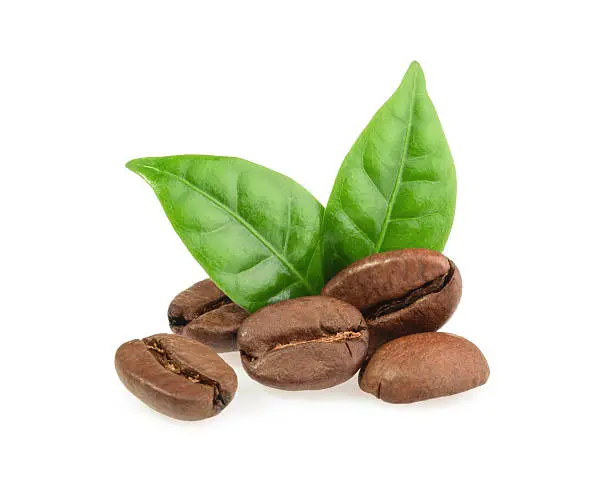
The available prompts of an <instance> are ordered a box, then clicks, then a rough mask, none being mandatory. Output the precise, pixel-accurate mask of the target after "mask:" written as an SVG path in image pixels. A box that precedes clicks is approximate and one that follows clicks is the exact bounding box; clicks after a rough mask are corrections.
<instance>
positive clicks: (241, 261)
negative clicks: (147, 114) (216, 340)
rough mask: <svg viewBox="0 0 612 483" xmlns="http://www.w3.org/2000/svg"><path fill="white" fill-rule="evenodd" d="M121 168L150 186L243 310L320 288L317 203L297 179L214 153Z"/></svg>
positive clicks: (198, 255) (133, 163) (183, 236)
mask: <svg viewBox="0 0 612 483" xmlns="http://www.w3.org/2000/svg"><path fill="white" fill-rule="evenodd" d="M127 167H128V168H129V169H131V170H132V171H134V172H136V173H138V174H139V175H140V176H142V177H143V178H144V179H145V180H146V181H147V182H148V183H149V184H150V185H151V187H152V188H153V190H154V191H155V193H156V195H157V197H158V199H159V201H160V202H161V204H162V206H163V208H164V210H165V212H166V215H167V216H168V218H169V220H170V222H171V223H172V226H173V227H174V230H175V231H176V232H177V234H178V235H179V237H180V238H181V240H183V242H184V243H185V245H186V246H187V248H188V249H189V251H190V252H191V254H192V255H193V256H194V257H195V259H196V260H197V261H198V262H199V263H200V265H202V267H204V269H205V270H206V272H207V273H208V275H209V276H210V278H211V279H212V280H213V281H214V282H215V283H216V284H217V285H218V286H219V287H220V288H221V289H222V290H223V291H224V292H225V293H226V294H227V295H228V296H229V297H230V298H231V299H232V300H233V301H234V302H236V303H237V304H239V305H241V306H242V307H244V308H245V309H246V310H248V311H250V312H253V311H255V310H257V309H258V308H260V307H263V306H265V305H267V304H269V303H272V302H276V301H280V300H284V299H288V298H293V297H299V296H303V295H310V294H316V293H319V292H320V290H321V287H322V284H323V276H322V263H321V260H320V256H321V255H320V250H319V244H320V235H321V222H322V217H323V207H322V206H321V204H320V203H319V202H318V201H317V200H316V199H315V198H314V197H313V196H312V195H311V194H310V193H309V192H308V191H306V189H304V188H303V187H302V186H300V185H299V184H297V183H296V182H295V181H293V180H291V179H289V178H287V177H286V176H283V175H281V174H279V173H276V172H274V171H272V170H269V169H267V168H264V167H263V166H259V165H257V164H254V163H251V162H249V161H246V160H244V159H239V158H228V157H219V156H202V155H184V156H168V157H162V158H141V159H135V160H133V161H130V162H129V163H128V164H127Z"/></svg>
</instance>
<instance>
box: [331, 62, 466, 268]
mask: <svg viewBox="0 0 612 483" xmlns="http://www.w3.org/2000/svg"><path fill="white" fill-rule="evenodd" d="M455 197H456V178H455V167H454V164H453V159H452V157H451V153H450V150H449V147H448V144H447V142H446V138H445V136H444V132H443V131H442V126H441V125H440V121H439V119H438V116H437V114H436V110H435V108H434V106H433V104H432V102H431V100H430V99H429V96H428V95H427V91H426V89H425V77H424V75H423V71H422V69H421V67H420V65H419V64H418V63H416V62H415V63H413V64H412V65H411V66H410V68H409V69H408V72H407V73H406V75H405V76H404V79H403V80H402V83H401V84H400V86H399V87H398V89H397V90H396V91H395V93H394V94H393V95H392V96H391V98H390V99H389V100H388V101H387V102H386V103H385V104H384V105H383V106H382V107H381V108H380V109H379V111H378V112H377V113H376V114H375V115H374V117H373V118H372V120H371V121H370V123H369V124H368V126H367V127H366V128H365V130H364V131H363V132H362V133H361V135H360V136H359V138H358V139H357V141H356V142H355V144H354V145H353V147H352V148H351V150H350V152H349V153H348V155H347V156H346V158H345V160H344V162H343V164H342V166H341V168H340V171H339V173H338V176H337V178H336V182H335V184H334V187H333V190H332V194H331V196H330V199H329V202H328V205H327V208H326V211H325V219H324V225H323V226H324V228H323V230H324V234H323V259H324V263H325V274H326V276H327V278H330V277H332V276H333V275H334V274H335V273H337V272H338V271H339V270H341V269H342V268H344V267H345V266H347V265H348V264H350V263H352V262H354V261H356V260H360V259H362V258H364V257H366V256H368V255H370V254H372V253H378V252H384V251H389V250H395V249H400V248H409V247H413V248H429V249H432V250H438V251H441V250H442V249H443V248H444V245H445V244H446V240H447V238H448V235H449V233H450V230H451V226H452V223H453V217H454V213H455Z"/></svg>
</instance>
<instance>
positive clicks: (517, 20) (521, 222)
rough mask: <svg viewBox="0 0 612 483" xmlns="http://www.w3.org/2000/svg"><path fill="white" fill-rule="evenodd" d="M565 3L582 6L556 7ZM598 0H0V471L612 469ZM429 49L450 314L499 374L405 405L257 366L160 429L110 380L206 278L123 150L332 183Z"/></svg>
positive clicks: (443, 477)
mask: <svg viewBox="0 0 612 483" xmlns="http://www.w3.org/2000/svg"><path fill="white" fill-rule="evenodd" d="M572 5H574V6H572ZM607 7H609V2H605V1H602V2H589V1H581V2H563V1H554V2H553V1H551V2H543V1H529V2H521V1H513V2H484V1H483V2H450V1H449V2H435V1H426V2H424V1H420V2H411V1H403V2H399V1H398V2H387V1H381V0H377V1H376V2H374V1H372V2H357V1H351V2H348V1H347V2H333V1H326V2H317V1H309V2H265V1H257V2H255V1H252V2H249V1H244V2H237V1H224V2H220V1H217V2H204V1H199V2H196V1H193V2H185V1H168V2H156V1H141V2H139V1H127V0H122V1H110V0H106V1H103V2H102V1H100V2H95V1H74V2H68V1H60V0H57V1H52V2H51V1H39V2H34V1H6V2H2V3H1V7H0V55H1V58H0V61H1V68H2V74H1V75H0V86H1V89H0V166H1V171H0V186H1V189H0V201H1V204H0V206H1V210H2V211H1V216H2V232H3V235H2V238H1V241H0V243H1V245H2V246H1V250H0V257H1V267H0V277H1V284H2V290H1V301H2V312H1V313H2V316H1V323H2V326H3V328H4V331H3V333H2V336H1V337H2V349H1V352H2V361H3V364H2V366H3V367H2V382H1V384H0V388H1V389H0V391H1V393H2V395H1V399H0V405H1V406H2V408H1V411H0V414H1V416H0V417H1V418H2V424H1V428H0V435H1V436H0V437H1V438H2V451H1V456H0V460H2V464H1V465H0V479H2V481H7V482H14V481H15V482H21V481H43V479H44V480H45V481H62V482H72V481H79V482H80V481H104V482H108V481H144V480H158V481H170V482H177V483H180V482H182V481H238V480H239V479H242V478H244V481H288V482H289V481H291V482H294V481H309V482H310V481H419V482H421V481H470V482H481V481H482V482H499V481H512V482H515V481H561V480H562V479H566V480H567V481H586V482H598V481H610V478H611V472H610V462H609V461H610V460H609V458H610V431H611V430H612V427H611V424H610V410H611V407H612V406H611V404H610V403H611V401H610V398H609V395H608V391H609V386H610V383H611V377H610V369H611V367H612V364H611V363H610V352H611V351H610V341H611V336H612V331H611V329H610V327H611V322H612V318H611V317H610V299H611V298H612V295H611V294H610V291H611V289H612V283H611V280H612V278H611V275H610V274H611V273H612V263H611V258H612V257H611V256H610V254H609V253H608V250H609V249H610V245H611V244H610V234H609V225H610V220H611V217H610V209H611V208H612V203H611V195H610V192H611V188H610V176H611V174H612V170H611V168H610V166H611V163H612V156H611V154H610V145H611V138H612V122H611V113H612V95H611V90H612V64H611V62H612V61H611V58H612V57H611V54H610V46H611V45H612V34H611V31H610V18H611V16H610V12H609V11H608V8H607ZM412 60H418V61H420V62H421V64H422V66H423V69H424V70H425V75H426V78H427V80H428V89H429V93H430V95H431V97H432V99H433V101H434V104H435V105H436V107H437V110H438V113H439V116H440V118H441V120H442V124H443V126H444V129H445V132H446V134H447V138H448V140H449V144H450V146H451V149H452V151H453V155H454V158H455V162H456V166H457V172H458V187H459V193H458V204H457V215H456V220H455V226H454V230H453V233H452V235H451V239H450V241H449V243H448V246H447V249H446V253H447V255H448V256H450V257H451V258H453V259H454V261H455V262H456V263H457V265H458V266H459V267H460V269H461V271H462V274H463V280H464V293H463V300H462V302H461V304H460V306H459V309H458V311H457V312H456V314H455V316H454V317H453V318H452V320H451V321H450V322H449V323H448V324H447V326H446V327H445V330H447V331H449V332H454V333H457V334H460V335H463V336H465V337H467V338H469V339H471V340H472V341H474V342H475V343H476V344H477V345H478V346H479V347H480V348H481V349H482V351H483V352H484V353H485V355H486V356H487V358H488V360H489V363H490V366H491V378H490V380H489V382H488V383H487V384H486V385H485V386H483V387H481V388H478V389H476V390H473V391H471V392H468V393H465V394H462V395H458V396H454V397H449V398H445V399H441V400H434V401H428V402H423V403H418V404H413V405H406V406H394V405H389V404H385V403H382V402H380V401H377V400H376V399H375V398H373V397H371V396H369V395H366V394H364V393H362V392H361V391H360V390H359V389H358V387H357V384H356V379H353V380H351V381H349V382H347V383H345V384H344V385H341V386H339V387H336V388H333V389H331V390H327V391H319V392H301V393H300V392H298V393H288V392H282V391H275V390H272V389H268V388H266V387H263V386H260V385H258V384H256V383H254V382H252V381H250V380H249V379H248V378H247V377H246V376H245V374H244V372H243V371H242V370H241V368H240V363H239V358H238V357H237V355H236V354H229V355H225V356H224V357H225V359H226V360H227V361H228V362H229V363H230V364H231V365H232V366H233V367H234V368H235V369H236V371H237V373H238V377H239V386H240V387H239V391H238V393H237V395H236V398H235V399H234V401H233V402H232V404H231V405H230V406H229V407H228V408H227V409H226V410H225V411H224V412H223V413H222V414H221V415H220V416H218V417H216V418H214V419H209V420H205V421H202V422H198V423H186V422H180V421H174V420H172V419H169V418H166V417H164V416H162V415H159V414H157V413H155V412H154V411H152V410H150V409H148V408H147V407H146V406H144V405H143V404H142V403H141V402H140V401H138V400H137V399H135V398H134V397H133V396H132V395H131V394H129V393H128V391H126V390H125V389H124V388H123V386H122V385H121V383H120V382H119V380H118V378H117V376H116V374H115V371H114V368H113V355H114V351H115V349H116V348H117V347H118V346H119V345H120V344H121V343H122V342H124V341H126V340H129V339H133V338H140V337H144V336H147V335H150V334H153V333H157V332H162V331H167V330H168V327H167V321H166V318H165V313H166V309H167V305H168V303H169V301H170V300H171V299H172V297H173V296H174V295H175V294H176V293H177V292H179V291H180V290H182V289H184V288H186V287H187V286H188V285H190V284H191V283H193V282H195V281H197V280H200V279H202V278H204V277H205V275H204V273H203V272H202V270H201V269H200V267H199V266H198V264H197V263H196V262H195V261H194V260H193V259H192V258H191V257H190V255H189V253H188V252H187V250H186V249H185V248H184V247H183V245H182V244H181V242H180V241H179V239H178V237H177V236H176V235H175V234H174V232H173V231H172V229H171V227H170V224H169V223H168V221H167V220H166V218H165V215H164V214H163V212H162V209H161V207H160V205H159V203H158V202H157V200H156V199H155V196H154V195H153V192H152V191H151V189H150V188H149V187H148V186H147V185H146V184H145V183H144V182H143V181H142V180H141V179H139V178H138V177H137V176H135V175H134V174H133V173H131V172H129V171H128V170H127V169H125V168H124V163H125V162H126V161H128V160H130V159H132V158H135V157H140V156H149V155H150V156H156V155H169V154H182V153H202V154H222V155H232V156H239V157H244V158H246V159H249V160H252V161H254V162H257V163H260V164H263V165H265V166H267V167H270V168H272V169H275V170H277V171H281V172H283V173H285V174H287V175H289V176H291V177H293V178H294V179H296V180H298V181H299V182H300V183H302V184H303V185H304V186H305V187H306V188H308V189H309V190H311V191H312V192H313V193H314V194H315V196H317V197H318V198H319V199H320V200H321V202H323V203H325V202H326V200H327V197H328V195H329V192H330V189H331V186H332V183H333V181H334V177H335V173H336V171H337V169H338V167H339V165H340V163H341V161H342V159H343V157H344V155H345V154H346V152H347V151H348V149H349V147H350V146H351V144H352V142H353V141H354V139H355V138H356V137H357V136H358V134H359V133H360V131H361V129H362V128H363V127H364V126H365V125H366V123H367V122H368V121H369V119H370V117H371V116H372V114H373V113H374V112H375V111H376V109H377V108H378V107H379V106H380V105H381V104H382V103H383V102H384V101H385V100H386V98H387V97H388V96H389V95H390V94H391V93H392V92H393V90H394V89H395V87H396V86H397V85H398V83H399V81H400V80H401V78H402V76H403V74H404V71H405V69H406V68H407V67H408V65H409V63H410V62H411V61H412Z"/></svg>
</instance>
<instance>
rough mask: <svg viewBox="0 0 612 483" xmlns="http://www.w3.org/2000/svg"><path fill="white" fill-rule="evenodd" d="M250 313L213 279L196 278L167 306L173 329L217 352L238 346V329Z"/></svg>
mask: <svg viewBox="0 0 612 483" xmlns="http://www.w3.org/2000/svg"><path fill="white" fill-rule="evenodd" d="M248 315H249V313H248V312H247V311H246V310H244V309H243V308H242V307H240V306H238V305H236V304H235V303H233V302H232V301H231V300H230V298H229V297H228V296H227V295H225V293H223V292H222V291H221V290H220V289H219V288H218V287H217V286H216V285H215V284H214V282H213V281H212V280H203V281H201V282H197V283H196V284H194V285H192V286H191V287H189V288H188V289H187V290H184V291H183V292H181V293H180V294H178V295H177V296H176V297H175V298H174V300H173V301H172V303H171V304H170V307H169V308H168V320H169V321H170V328H171V329H172V332H174V333H175V334H180V335H184V336H185V337H190V338H192V339H195V340H197V341H199V342H202V343H204V344H206V345H208V346H210V347H212V348H213V349H215V350H216V351H217V352H227V351H234V350H236V333H237V332H238V328H239V327H240V324H241V323H242V321H243V320H244V319H246V318H247V317H248Z"/></svg>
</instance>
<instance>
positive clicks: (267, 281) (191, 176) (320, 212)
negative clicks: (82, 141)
mask: <svg viewBox="0 0 612 483" xmlns="http://www.w3.org/2000/svg"><path fill="white" fill-rule="evenodd" d="M127 167H128V168H129V169H131V170H132V171H134V172H136V173H137V174H139V175H140V176H142V177H143V178H144V179H145V180H146V181H147V182H148V183H149V184H150V185H151V187H152V188H153V190H154V191H155V193H156V195H157V197H158V199H159V200H160V202H161V204H162V206H163V208H164V210H165V212H166V215H167V216H168V218H169V219H170V222H171V224H172V226H173V228H174V230H175V231H176V232H177V234H178V235H179V237H180V238H181V240H182V241H183V242H184V244H185V245H186V246H187V248H188V249H189V251H190V252H191V254H192V255H193V256H194V258H195V259H196V260H197V261H198V262H199V263H200V265H201V266H202V267H203V268H204V269H205V270H206V272H207V273H208V275H209V276H210V277H211V278H212V279H213V280H214V281H215V283H216V284H217V285H218V286H219V287H220V288H221V289H222V290H223V291H224V292H225V293H226V294H228V295H229V297H230V298H231V299H232V300H233V301H234V302H236V303H237V304H238V305H240V306H241V307H243V308H245V309H246V310H247V311H249V312H254V311H255V310H257V309H259V308H261V307H264V306H266V305H269V304H271V303H274V302H278V301H281V300H285V299H290V298H296V297H301V296H305V295H313V294H318V293H319V292H320V290H321V288H322V287H323V284H324V282H325V281H326V280H327V279H329V278H331V277H332V276H333V275H335V274H336V273H337V272H338V271H339V270H341V269H343V268H344V267H346V266H347V265H349V264H351V263H352V262H354V261H356V260H360V259H362V258H364V257H366V256H368V255H371V254H373V253H379V252H384V251H388V250H395V249H401V248H410V247H420V248H429V249H432V250H438V251H441V250H442V248H443V247H444V245H445V243H446V240H447V238H448V235H449V233H450V229H451V226H452V221H453V217H454V210H455V197H456V180H455V168H454V164H453V160H452V157H451V154H450V151H449V148H448V145H447V143H446V139H445V137H444V133H443V131H442V127H441V125H440V121H439V119H438V117H437V114H436V111H435V108H434V106H433V104H432V103H431V100H430V99H429V96H428V95H427V91H426V88H425V79H424V76H423V71H422V70H421V67H420V66H419V65H418V64H417V63H413V64H412V65H411V66H410V68H409V69H408V72H407V73H406V75H405V76H404V79H403V80H402V83H401V84H400V86H399V87H398V89H397V90H396V92H395V93H394V94H393V95H392V96H391V98H390V99H389V100H388V101H387V102H386V103H385V104H384V105H383V106H382V107H381V108H380V110H379V111H378V112H377V113H376V114H375V116H374V117H373V119H372V120H371V121H370V123H369V124H368V126H367V127H366V129H365V130H364V131H363V133H362V134H361V135H360V136H359V138H358V139H357V141H356V142H355V144H354V145H353V147H352V149H351V150H350V152H349V154H348V155H347V157H346V159H345V160H344V162H343V164H342V166H341V168H340V171H339V173H338V177H337V179H336V182H335V185H334V188H333V190H332V194H331V197H330V200H329V203H328V206H327V209H326V210H325V211H324V208H323V206H322V205H321V204H320V203H319V202H318V201H317V200H316V199H315V198H314V196H312V195H311V194H310V193H309V192H308V191H307V190H306V189H305V188H303V187H302V186H300V185H299V184H298V183H296V182H295V181H293V180H291V179H290V178H288V177H286V176H283V175H282V174H279V173H277V172H275V171H272V170H270V169H267V168H264V167H262V166H259V165H257V164H254V163H251V162H249V161H246V160H244V159H239V158H231V157H221V156H207V155H183V156H168V157H160V158H141V159H136V160H133V161H130V162H129V163H128V165H127Z"/></svg>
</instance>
